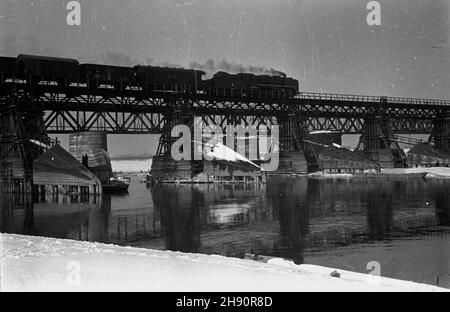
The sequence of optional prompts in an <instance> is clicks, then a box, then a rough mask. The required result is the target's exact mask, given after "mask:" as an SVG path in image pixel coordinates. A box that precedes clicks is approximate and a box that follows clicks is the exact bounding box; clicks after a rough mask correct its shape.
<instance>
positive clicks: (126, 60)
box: [0, 0, 450, 144]
mask: <svg viewBox="0 0 450 312" xmlns="http://www.w3.org/2000/svg"><path fill="white" fill-rule="evenodd" d="M67 2H68V1H54V0H36V1H23V0H0V54H3V55H11V56H13V55H16V54H19V53H33V54H44V55H53V56H65V57H74V58H77V59H79V60H80V61H82V62H86V61H96V62H103V63H109V64H120V65H133V64H136V63H147V64H150V63H151V64H173V65H177V66H184V67H189V66H190V65H191V64H192V63H193V62H196V63H199V64H204V63H206V62H207V61H208V60H209V59H212V60H214V61H215V63H216V64H217V63H218V62H220V61H222V60H224V59H226V60H227V62H229V63H235V64H242V65H244V66H261V67H266V68H274V69H276V70H281V71H283V72H286V73H287V74H288V75H290V76H293V77H296V78H298V79H299V80H300V85H301V89H302V90H303V91H317V92H330V93H333V92H334V93H354V94H367V95H388V96H405V97H419V98H445V99H450V88H449V86H450V74H449V69H450V62H449V61H450V46H449V39H450V38H449V27H450V25H449V15H450V11H449V1H448V0H389V1H386V0H385V1H379V2H380V4H381V26H369V25H367V23H366V16H367V14H368V11H367V9H366V4H367V2H369V1H363V0H134V1H133V0H128V1H123V0H95V1H93V0H80V1H79V2H80V3H81V7H82V15H81V26H68V25H67V23H66V15H67V11H66V8H65V4H66V3H67ZM127 141H133V140H127ZM130 144H131V143H130Z"/></svg>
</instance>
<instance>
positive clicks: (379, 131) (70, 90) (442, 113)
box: [0, 81, 450, 175]
mask: <svg viewBox="0 0 450 312" xmlns="http://www.w3.org/2000/svg"><path fill="white" fill-rule="evenodd" d="M214 94H216V95H214ZM219 94H226V93H225V92H214V90H209V92H198V93H195V94H192V93H176V92H157V91H152V92H145V91H143V90H139V89H132V88H127V89H125V90H121V91H117V90H116V89H113V88H98V89H96V90H91V89H89V88H86V86H83V85H82V84H74V83H72V84H70V85H69V86H58V85H57V84H52V83H47V84H43V83H41V84H38V85H30V84H27V83H26V82H24V81H22V82H17V81H13V82H5V83H2V85H1V88H0V124H1V126H0V130H1V131H0V153H1V157H2V158H3V159H4V158H17V159H24V160H25V163H30V161H31V160H32V159H33V158H35V157H36V155H37V154H39V153H41V152H42V146H36V145H33V147H31V148H30V147H27V146H29V144H28V142H29V140H30V139H33V140H35V141H38V142H44V143H45V142H49V141H48V140H49V139H48V134H63V133H76V132H99V131H101V132H106V133H108V134H162V139H161V140H160V148H159V149H158V153H159V154H160V155H163V154H166V153H167V152H168V151H169V150H170V144H171V139H170V131H171V127H172V126H174V125H177V124H180V123H183V124H186V123H190V122H191V121H192V120H193V118H194V117H201V118H202V119H203V122H204V124H206V125H209V124H215V125H225V124H227V125H237V124H240V125H242V124H243V125H268V126H269V125H274V124H278V125H279V126H280V152H281V154H282V157H283V153H291V156H289V157H292V155H294V156H293V157H295V153H297V152H299V151H301V149H302V148H304V144H305V143H304V140H303V139H305V138H306V137H307V135H308V133H309V132H311V131H335V132H339V133H341V134H361V135H362V140H361V144H362V145H361V146H362V149H364V150H376V149H383V148H389V146H391V145H392V144H396V143H397V142H396V140H397V139H401V137H398V135H401V134H412V133H421V134H426V133H429V134H430V142H431V141H433V142H434V144H435V146H436V147H437V148H439V149H441V150H444V151H450V101H447V100H432V99H412V98H394V97H376V96H361V95H343V94H324V93H306V92H301V93H298V94H297V95H296V96H295V97H293V98H289V99H280V98H279V97H277V96H273V97H271V96H270V94H265V96H264V97H260V96H258V94H248V93H245V94H243V93H242V94H241V96H239V92H231V94H232V96H231V95H229V96H226V95H219ZM396 135H397V137H396ZM397 145H398V144H397ZM292 153H294V154H292ZM24 168H25V169H24V174H25V175H26V174H28V173H29V171H30V170H32V169H31V168H30V166H29V165H25V166H24ZM2 170H5V168H2Z"/></svg>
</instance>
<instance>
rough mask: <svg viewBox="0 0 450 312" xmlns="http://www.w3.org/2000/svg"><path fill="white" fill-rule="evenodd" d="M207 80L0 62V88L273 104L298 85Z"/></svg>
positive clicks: (67, 64)
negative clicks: (20, 84)
mask: <svg viewBox="0 0 450 312" xmlns="http://www.w3.org/2000/svg"><path fill="white" fill-rule="evenodd" d="M205 75H206V73H205V72H203V71H199V70H193V69H183V68H171V67H157V66H142V65H136V66H134V67H122V66H110V65H100V64H80V63H79V62H78V60H76V59H66V58H54V57H44V56H34V55H24V54H21V55H19V56H18V57H0V79H1V80H0V84H4V83H6V82H8V81H17V80H21V81H24V82H26V83H28V84H30V85H32V86H33V85H38V84H42V83H46V84H56V85H57V86H58V87H69V86H71V85H73V84H76V85H77V86H80V85H82V86H84V87H87V88H88V89H89V90H91V91H95V90H97V89H100V88H109V89H114V90H115V91H124V90H140V91H143V92H147V93H151V92H162V93H188V94H197V93H203V94H207V95H209V96H233V97H252V98H255V97H259V98H275V99H278V98H280V99H289V98H293V97H294V96H295V95H296V94H298V91H299V81H298V80H296V79H293V78H290V77H287V76H286V75H285V74H283V73H279V74H277V75H272V76H271V75H255V74H251V73H238V74H230V73H226V72H218V73H216V74H215V75H214V76H213V77H212V78H210V79H205Z"/></svg>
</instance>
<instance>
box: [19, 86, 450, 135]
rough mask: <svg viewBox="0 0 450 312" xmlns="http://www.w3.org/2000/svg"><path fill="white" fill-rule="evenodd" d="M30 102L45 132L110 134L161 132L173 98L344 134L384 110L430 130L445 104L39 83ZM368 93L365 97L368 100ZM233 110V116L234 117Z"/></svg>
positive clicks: (259, 120)
mask: <svg viewBox="0 0 450 312" xmlns="http://www.w3.org/2000/svg"><path fill="white" fill-rule="evenodd" d="M33 92H34V93H35V94H37V95H34V96H32V101H31V102H30V103H29V105H30V106H29V107H24V109H30V110H37V111H39V112H45V117H44V122H45V126H46V128H47V130H48V132H50V133H69V132H78V131H107V132H108V133H115V134H127V133H130V134H133V133H142V134H147V133H148V134H154V133H162V131H163V129H164V124H165V122H166V120H165V117H164V116H165V115H170V114H171V112H172V111H173V109H174V107H176V106H177V105H178V104H177V103H180V102H182V103H184V105H187V106H189V107H190V109H191V111H192V113H193V114H194V115H195V116H199V117H200V116H201V117H203V118H204V119H210V120H215V121H216V122H218V123H219V124H221V123H225V122H227V123H229V122H230V121H232V120H233V123H235V122H236V120H241V121H243V122H244V123H251V124H273V123H274V122H275V120H276V118H277V117H280V116H284V115H285V114H295V115H298V116H301V117H302V118H305V119H306V122H307V128H308V130H309V131H319V130H331V131H339V132H342V133H344V134H359V133H361V130H362V126H363V125H364V120H365V119H367V118H370V117H371V116H380V115H381V116H386V117H387V118H389V119H392V121H393V127H394V131H395V132H397V133H424V132H425V133H430V132H431V131H432V128H433V119H434V118H435V117H436V116H439V114H440V113H441V112H442V111H445V110H446V106H442V105H440V104H430V105H425V104H421V103H417V104H415V102H412V103H402V102H398V103H397V102H395V103H376V102H370V101H358V99H355V100H354V101H351V100H349V99H348V98H342V99H341V98H336V99H332V100H330V99H326V98H325V99H323V98H313V99H311V98H296V99H290V100H264V99H253V100H250V99H248V98H241V99H236V98H234V99H232V98H225V97H220V98H219V97H213V96H207V95H204V94H197V95H179V94H178V95H173V94H162V95H161V94H160V95H152V96H146V97H143V96H142V94H140V93H139V92H132V91H125V92H122V93H117V92H114V91H113V90H98V91H96V92H95V93H94V92H91V91H87V90H84V89H82V88H68V89H67V90H58V92H56V90H55V89H54V88H52V87H50V86H47V87H44V86H42V87H41V88H40V89H39V90H37V91H36V90H34V91H33ZM370 99H371V98H369V100H370ZM236 116H237V117H236Z"/></svg>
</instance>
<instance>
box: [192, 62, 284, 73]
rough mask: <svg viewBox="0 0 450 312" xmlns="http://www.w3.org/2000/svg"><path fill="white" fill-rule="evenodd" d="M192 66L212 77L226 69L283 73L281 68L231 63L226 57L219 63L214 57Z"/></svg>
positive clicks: (230, 70) (231, 71)
mask: <svg viewBox="0 0 450 312" xmlns="http://www.w3.org/2000/svg"><path fill="white" fill-rule="evenodd" d="M190 68H192V69H196V70H202V71H204V72H205V73H206V76H207V77H212V76H213V75H214V74H215V73H216V72H218V71H225V72H228V73H230V74H237V73H251V74H255V75H271V76H275V75H281V74H283V73H282V72H281V71H279V70H276V69H273V68H267V67H264V66H245V65H242V64H237V63H231V62H228V61H227V59H225V58H224V59H223V60H221V61H220V62H217V63H216V62H215V61H214V60H213V59H209V60H208V61H207V62H206V63H205V64H200V63H197V62H191V64H190Z"/></svg>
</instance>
